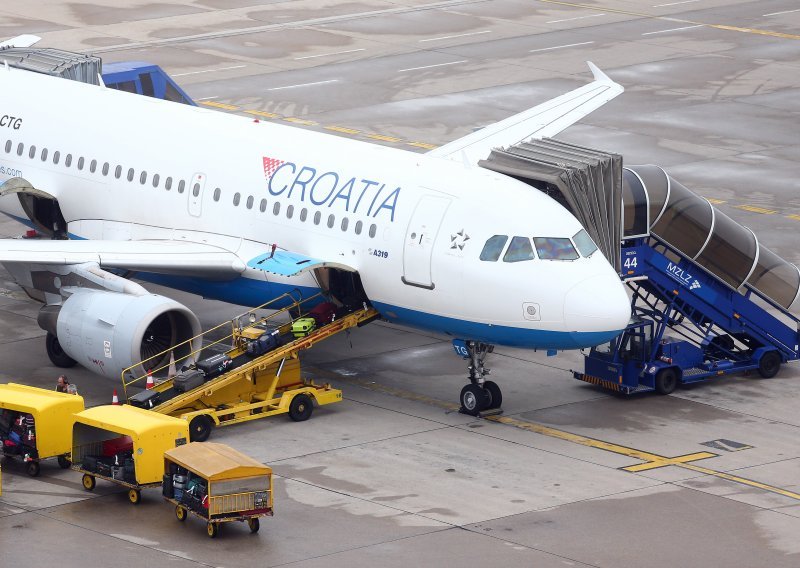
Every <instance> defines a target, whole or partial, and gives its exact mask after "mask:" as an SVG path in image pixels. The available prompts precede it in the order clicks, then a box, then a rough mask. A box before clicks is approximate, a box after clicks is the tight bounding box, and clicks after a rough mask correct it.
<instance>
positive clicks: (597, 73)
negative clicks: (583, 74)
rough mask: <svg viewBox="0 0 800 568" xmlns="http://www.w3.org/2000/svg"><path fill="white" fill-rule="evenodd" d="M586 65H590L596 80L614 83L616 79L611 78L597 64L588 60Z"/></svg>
mask: <svg viewBox="0 0 800 568" xmlns="http://www.w3.org/2000/svg"><path fill="white" fill-rule="evenodd" d="M586 65H588V66H589V69H591V71H592V75H594V80H595V81H601V82H603V83H613V82H614V81H612V80H611V78H610V77H609V76H608V75H606V74H605V73H603V70H602V69H600V68H599V67H598V66H597V65H595V64H594V63H592V62H591V61H587V62H586Z"/></svg>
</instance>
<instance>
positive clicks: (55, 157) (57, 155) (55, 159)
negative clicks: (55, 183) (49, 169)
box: [53, 150, 61, 164]
mask: <svg viewBox="0 0 800 568" xmlns="http://www.w3.org/2000/svg"><path fill="white" fill-rule="evenodd" d="M60 159H61V152H59V151H58V150H56V151H55V152H53V163H54V164H57V163H58V160H60Z"/></svg>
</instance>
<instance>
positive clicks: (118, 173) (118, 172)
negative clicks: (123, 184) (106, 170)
mask: <svg viewBox="0 0 800 568" xmlns="http://www.w3.org/2000/svg"><path fill="white" fill-rule="evenodd" d="M114 177H115V178H117V179H119V178H120V177H122V166H120V165H117V167H116V168H114Z"/></svg>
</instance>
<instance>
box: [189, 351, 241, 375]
mask: <svg viewBox="0 0 800 568" xmlns="http://www.w3.org/2000/svg"><path fill="white" fill-rule="evenodd" d="M231 365H233V359H231V358H230V357H228V356H227V355H226V354H225V353H220V354H218V355H212V356H211V357H209V358H207V359H203V360H202V361H198V362H197V363H196V366H197V368H198V369H200V370H201V371H203V372H204V373H205V374H206V379H213V378H214V377H216V376H218V375H221V374H222V373H224V372H225V371H226V370H228V369H229V368H230V367H231Z"/></svg>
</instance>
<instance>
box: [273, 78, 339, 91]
mask: <svg viewBox="0 0 800 568" xmlns="http://www.w3.org/2000/svg"><path fill="white" fill-rule="evenodd" d="M338 82H339V79H329V80H327V81H315V82H313V83H300V84H299V85H286V86H285V87H272V88H271V89H267V90H268V91H280V90H281V89H294V88H297V87H310V86H311V85H324V84H325V83H338Z"/></svg>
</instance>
